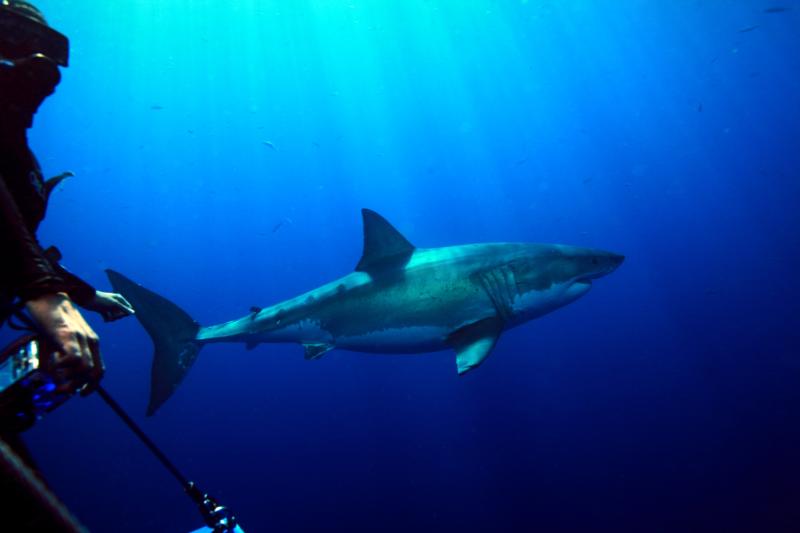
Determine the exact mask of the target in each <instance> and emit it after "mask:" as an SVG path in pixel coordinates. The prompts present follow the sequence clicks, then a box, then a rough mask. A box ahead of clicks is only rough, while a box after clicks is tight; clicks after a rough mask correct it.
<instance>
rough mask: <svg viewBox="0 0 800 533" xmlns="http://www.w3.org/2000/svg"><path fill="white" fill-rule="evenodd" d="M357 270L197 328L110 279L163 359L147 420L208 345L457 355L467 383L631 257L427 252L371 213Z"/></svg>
mask: <svg viewBox="0 0 800 533" xmlns="http://www.w3.org/2000/svg"><path fill="white" fill-rule="evenodd" d="M362 215H363V220H364V252H363V255H362V257H361V260H360V261H359V263H358V265H357V267H356V270H355V272H352V273H350V274H348V275H346V276H344V277H342V278H339V279H337V280H335V281H333V282H331V283H328V284H326V285H323V286H321V287H319V288H316V289H314V290H311V291H309V292H306V293H304V294H301V295H299V296H297V297H295V298H292V299H290V300H286V301H284V302H280V303H278V304H275V305H273V306H270V307H267V308H264V309H260V308H253V309H252V310H251V312H250V313H249V314H248V315H245V316H243V317H241V318H238V319H235V320H231V321H229V322H225V323H222V324H217V325H212V326H207V327H201V326H199V325H198V324H197V323H196V322H194V321H193V320H192V319H191V318H190V317H189V315H188V314H186V313H185V312H184V311H182V310H181V309H180V308H178V307H177V306H175V304H173V303H171V302H169V301H168V300H166V299H164V298H162V297H161V296H159V295H157V294H155V293H153V292H151V291H149V290H147V289H145V288H143V287H141V286H140V285H137V284H135V283H133V282H132V281H130V280H128V279H127V278H125V277H124V276H122V275H121V274H118V273H116V272H113V271H108V275H109V278H110V279H111V282H112V285H113V286H114V288H115V290H117V291H118V292H120V293H122V294H123V295H124V296H125V297H126V298H127V299H128V300H129V301H130V302H131V304H132V305H133V307H134V309H135V310H136V316H137V317H138V319H139V320H140V322H142V324H143V326H144V327H145V329H147V331H148V332H149V333H150V335H151V337H152V338H153V341H154V344H155V348H156V354H155V358H154V362H153V371H152V386H151V396H150V405H149V407H148V414H152V413H153V412H155V410H156V409H157V408H158V407H159V406H160V405H161V404H163V402H164V401H166V399H167V398H168V397H169V396H170V395H171V394H172V393H173V392H174V390H175V388H176V387H177V385H178V384H179V383H180V381H181V379H182V378H183V376H184V375H185V373H186V371H188V369H189V367H190V366H191V364H192V363H193V362H194V360H195V358H196V356H197V353H198V351H199V349H200V347H201V346H202V345H204V344H208V343H215V342H243V343H245V344H247V346H248V347H253V346H256V345H258V344H260V343H274V342H292V343H298V344H301V345H303V347H304V350H305V357H306V359H317V358H319V357H321V356H322V355H324V354H325V353H326V352H328V351H330V350H331V349H333V348H342V349H346V350H351V351H358V352H368V353H411V354H413V353H426V352H435V351H439V350H444V349H449V348H452V349H454V350H455V352H456V366H457V369H458V372H459V374H463V373H465V372H467V371H469V370H471V369H472V368H475V367H477V366H478V365H480V364H481V363H482V362H483V361H484V360H485V359H486V358H487V357H488V355H489V354H490V353H491V350H492V348H493V347H494V345H495V344H496V342H497V339H498V338H499V336H500V335H501V333H502V332H503V331H504V330H505V329H508V328H511V327H514V326H517V325H520V324H523V323H525V322H527V321H529V320H532V319H535V318H537V317H540V316H542V315H544V314H547V313H549V312H551V311H553V310H555V309H558V308H559V307H563V306H564V305H567V304H568V303H570V302H573V301H574V300H576V299H578V298H580V297H581V296H582V295H584V294H586V292H588V291H589V289H590V288H591V286H592V280H594V279H596V278H598V277H601V276H604V275H606V274H609V273H610V272H612V271H614V270H615V269H616V268H617V267H618V266H619V265H620V264H621V263H622V261H623V259H624V257H623V256H621V255H618V254H614V253H611V252H605V251H601V250H592V249H587V248H578V247H574V246H565V245H557V244H530V243H488V244H468V245H461V246H449V247H444V248H428V249H421V248H416V247H414V246H413V245H412V244H411V243H410V242H409V241H408V240H407V239H406V238H405V237H404V236H403V235H402V234H401V233H400V232H398V231H397V230H396V229H395V228H394V227H393V226H392V225H391V224H389V223H388V222H387V221H386V220H385V219H384V218H383V217H381V216H380V215H378V214H377V213H375V212H374V211H370V210H368V209H364V210H362Z"/></svg>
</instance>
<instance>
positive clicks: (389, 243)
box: [356, 209, 414, 272]
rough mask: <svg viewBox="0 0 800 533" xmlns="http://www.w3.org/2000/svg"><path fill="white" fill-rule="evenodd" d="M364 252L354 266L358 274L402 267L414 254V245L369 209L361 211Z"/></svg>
mask: <svg viewBox="0 0 800 533" xmlns="http://www.w3.org/2000/svg"><path fill="white" fill-rule="evenodd" d="M361 216H362V218H363V219H364V252H363V253H362V254H361V260H360V261H359V262H358V265H356V270H358V271H360V272H371V271H374V270H378V269H382V268H387V267H397V266H403V265H405V264H406V262H408V259H409V258H410V257H411V254H413V253H414V245H413V244H411V243H410V242H408V239H406V238H405V237H403V235H402V234H401V233H400V232H399V231H397V230H396V229H395V228H394V226H392V225H391V224H389V222H388V221H387V220H386V219H385V218H383V217H382V216H380V215H379V214H378V213H376V212H375V211H372V210H370V209H362V210H361Z"/></svg>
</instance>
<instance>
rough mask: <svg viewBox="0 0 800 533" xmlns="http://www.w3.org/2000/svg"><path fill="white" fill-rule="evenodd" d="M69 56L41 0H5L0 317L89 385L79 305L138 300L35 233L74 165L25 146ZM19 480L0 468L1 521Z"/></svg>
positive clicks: (2, 428)
mask: <svg viewBox="0 0 800 533" xmlns="http://www.w3.org/2000/svg"><path fill="white" fill-rule="evenodd" d="M68 59H69V42H68V40H67V38H66V37H65V36H64V35H62V34H61V33H59V32H57V31H55V30H53V29H52V28H50V27H49V25H48V24H47V22H46V21H45V19H44V17H43V16H42V14H41V12H40V11H39V10H38V9H37V8H36V7H34V6H33V5H32V4H30V3H29V2H25V1H21V0H0V326H3V325H4V324H6V323H7V322H8V323H9V324H12V323H13V322H14V319H13V318H12V317H13V316H17V317H19V318H20V319H22V320H24V321H26V322H27V323H29V324H30V325H31V326H33V327H34V328H35V330H36V333H37V334H38V335H39V336H40V337H41V338H42V341H43V342H47V343H48V344H49V346H50V349H49V350H48V351H47V355H46V356H45V357H44V359H43V360H42V367H43V368H44V369H45V370H46V371H47V372H48V373H49V374H51V375H52V376H53V379H54V380H55V382H56V383H58V389H59V390H61V391H64V392H67V393H72V392H76V391H79V390H80V391H81V393H82V394H88V393H90V392H91V391H92V389H93V387H94V386H96V385H97V384H98V383H99V381H100V379H101V378H102V376H103V372H104V367H103V361H102V358H101V356H100V349H99V339H98V337H97V334H96V333H95V332H94V331H93V330H92V328H91V327H90V326H89V324H88V323H87V322H86V320H85V319H84V317H83V316H82V315H81V313H80V311H78V309H77V307H76V306H80V307H82V308H83V309H87V310H90V311H95V312H97V313H99V314H100V315H101V316H102V317H103V319H104V320H106V321H110V320H116V319H119V318H122V317H125V316H128V315H130V314H132V313H133V309H132V307H131V306H130V304H129V303H128V302H127V301H126V300H125V298H123V297H122V296H121V295H119V294H115V293H109V292H103V291H98V290H96V289H95V288H94V287H92V286H91V285H89V284H88V283H86V282H85V281H83V280H81V279H80V278H78V277H77V276H75V275H73V274H71V273H70V272H68V271H67V270H66V269H65V268H64V267H62V266H61V265H60V263H59V262H60V259H61V256H60V253H59V251H58V249H56V248H54V247H50V248H47V249H44V248H43V247H42V246H41V245H40V244H39V242H38V240H37V238H36V232H37V229H38V226H39V223H40V222H41V221H42V219H43V218H44V216H45V211H46V208H47V202H48V197H49V195H50V193H51V192H52V190H53V189H54V188H55V186H56V185H58V183H59V182H60V181H61V180H63V179H64V178H65V177H67V176H68V175H69V173H65V174H62V175H60V176H57V177H55V178H51V179H50V180H45V179H44V178H43V176H42V172H41V169H40V167H39V164H38V162H37V160H36V158H35V157H34V155H33V153H32V152H31V150H30V148H29V147H28V139H27V130H28V129H29V128H30V127H31V126H32V124H33V117H34V115H35V114H36V112H37V110H38V109H39V106H40V105H41V104H42V102H43V101H44V100H45V98H47V97H48V96H49V95H51V94H52V93H53V92H54V91H55V88H56V86H57V85H58V83H59V82H60V80H61V73H60V71H59V67H66V66H67V64H68ZM19 429H20V428H14V427H10V426H9V425H8V424H5V423H4V422H2V421H0V445H2V449H3V451H8V450H9V449H11V450H13V451H14V452H16V454H17V456H21V457H23V458H25V457H27V454H26V453H25V450H24V446H22V445H21V443H20V442H19V438H18V432H19ZM12 459H14V460H16V459H18V457H17V458H12ZM12 462H13V461H12ZM17 481H18V480H17V479H11V477H10V476H8V475H7V472H6V471H5V470H3V471H2V472H0V495H2V496H0V512H2V515H3V516H2V517H0V523H2V524H3V526H7V525H8V522H7V519H8V518H9V513H10V512H12V511H13V513H14V514H19V512H20V509H22V508H23V507H24V506H25V504H26V502H18V501H14V494H18V493H20V492H21V491H15V487H16V485H15V483H17ZM27 503H28V504H29V503H30V502H27ZM42 514H43V513H41V512H40V510H39V511H38V512H37V511H36V510H34V512H33V515H32V516H31V518H32V519H33V521H32V522H30V523H27V524H24V523H21V524H20V526H19V529H14V530H15V531H26V530H29V529H30V530H37V531H44V530H51V529H48V525H47V524H50V522H47V519H46V517H45V518H44V520H45V521H44V522H42V521H41V520H42ZM37 515H38V516H37ZM37 520H39V522H38V523H37ZM55 523H58V522H55ZM26 528H29V529H26Z"/></svg>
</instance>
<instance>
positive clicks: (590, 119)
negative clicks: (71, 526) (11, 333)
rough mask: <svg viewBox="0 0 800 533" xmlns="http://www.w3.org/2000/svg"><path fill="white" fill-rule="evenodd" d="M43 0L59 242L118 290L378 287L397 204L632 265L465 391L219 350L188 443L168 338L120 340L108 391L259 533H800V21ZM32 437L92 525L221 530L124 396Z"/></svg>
mask: <svg viewBox="0 0 800 533" xmlns="http://www.w3.org/2000/svg"><path fill="white" fill-rule="evenodd" d="M38 5H39V7H40V8H41V9H42V10H43V11H44V12H45V14H46V15H47V16H48V19H49V21H50V23H51V24H52V25H53V26H54V27H56V28H58V29H59V30H61V31H63V32H64V33H66V34H68V35H69V37H70V39H71V44H72V56H71V65H70V67H69V68H68V69H66V70H65V71H64V73H63V74H64V78H63V81H62V83H61V85H60V86H59V88H58V91H57V93H56V94H55V95H54V96H53V97H51V98H50V99H49V100H48V101H47V102H46V104H45V105H44V107H43V108H42V110H41V111H40V113H39V114H38V115H37V117H36V122H35V126H34V128H33V130H32V131H31V142H32V145H33V147H34V150H35V151H36V153H37V154H38V156H39V158H40V160H41V163H42V165H43V167H44V170H45V172H46V173H47V174H49V175H52V174H56V173H59V172H61V171H64V170H71V171H73V172H75V174H76V176H75V177H74V178H72V179H70V180H68V181H67V182H65V183H64V184H63V185H62V186H61V188H60V190H59V191H57V193H55V194H54V196H53V199H52V201H51V206H50V210H49V213H48V218H47V221H46V223H45V225H44V226H43V229H42V232H41V234H40V237H41V240H42V241H43V242H44V243H46V244H50V243H55V244H58V245H59V247H60V248H61V250H62V252H63V254H64V256H65V264H66V265H67V266H68V267H69V268H71V269H72V270H73V271H75V272H76V273H78V274H79V275H81V276H83V277H84V278H86V279H87V280H89V281H90V282H92V283H94V284H96V285H97V286H98V287H99V288H106V289H107V288H108V282H107V281H106V279H105V277H104V274H103V269H105V268H114V269H115V270H119V271H120V272H123V273H124V274H126V275H127V276H129V277H131V278H133V279H134V280H136V281H138V282H140V283H142V284H144V285H145V286H147V287H149V288H151V289H153V290H156V291H158V292H160V293H161V294H164V295H165V296H167V297H169V298H170V299H171V300H173V301H175V302H177V303H178V304H179V305H181V306H182V307H183V308H184V309H186V310H187V311H188V312H190V313H191V314H192V316H194V317H195V318H196V319H197V320H198V321H199V322H201V323H202V324H212V323H217V322H221V321H224V320H228V319H230V318H234V317H238V316H241V315H243V314H245V313H246V312H247V310H248V309H249V308H250V307H251V306H254V305H257V306H266V305H269V304H272V303H275V302H277V301H279V300H282V299H284V298H287V297H291V296H294V295H296V294H298V293H300V292H303V291H306V290H309V289H311V288H314V287H316V286H318V285H320V284H322V283H324V282H327V281H329V280H331V279H333V278H336V277H339V276H342V275H344V274H346V273H348V272H349V271H351V270H352V269H353V267H354V265H355V264H356V262H357V261H358V258H359V256H360V253H361V227H360V224H361V221H360V215H359V209H360V208H361V207H370V208H372V209H375V210H377V211H378V212H380V213H382V214H383V215H384V216H386V217H387V218H388V219H389V220H390V221H392V222H393V223H394V224H395V225H396V226H397V227H398V228H399V229H400V230H401V231H402V232H404V234H405V235H406V236H407V237H408V238H409V240H411V241H412V242H413V243H415V244H417V245H419V246H424V247H432V246H442V245H449V244H459V243H468V242H489V241H531V242H559V243H568V244H574V245H580V246H588V247H597V248H603V249H608V250H613V251H616V252H619V253H623V254H625V255H626V256H627V260H626V262H625V264H624V265H623V266H622V267H621V268H620V269H619V270H618V271H617V272H615V273H614V274H612V275H611V276H608V277H607V278H604V279H602V280H598V282H597V283H596V284H595V287H594V289H593V290H592V291H591V292H590V293H589V294H588V295H586V296H585V297H584V298H582V299H581V300H580V301H578V302H576V303H574V304H571V305H570V306H568V307H566V308H564V309H561V310H559V311H557V312H555V313H553V314H551V315H548V316H546V317H543V318H541V319H539V320H537V321H534V322H532V323H529V324H527V325H524V326H522V327H519V328H517V329H514V330H511V331H509V332H507V333H506V334H504V335H503V337H502V338H501V339H500V342H499V343H498V345H497V347H496V349H495V351H494V353H493V354H492V356H491V357H490V358H489V359H488V360H487V361H486V363H485V364H484V365H483V366H482V367H481V368H480V369H478V370H476V371H474V372H472V373H470V374H467V375H465V376H463V377H461V378H459V377H458V376H457V375H456V372H455V363H454V356H453V354H452V352H440V353H435V354H430V355H423V356H413V357H411V356H379V355H364V354H356V353H349V352H345V351H334V352H331V353H329V354H327V355H326V356H325V357H323V358H322V359H320V360H319V361H313V362H308V361H304V360H303V357H302V351H301V349H300V348H299V347H297V346H292V345H262V346H260V347H258V348H257V349H255V350H253V351H246V350H245V349H244V347H243V346H240V345H232V344H231V345H215V346H210V347H207V348H205V349H204V350H203V352H202V353H201V355H200V357H199V359H198V361H197V362H196V364H195V366H194V368H193V369H192V371H191V372H190V374H189V375H188V377H187V378H186V380H185V382H184V383H183V384H182V385H181V387H180V389H179V390H178V392H177V393H176V394H175V396H174V397H173V398H172V399H171V400H170V401H169V402H168V403H167V404H166V405H165V406H164V407H163V408H162V409H161V411H160V412H158V413H157V414H156V416H154V417H152V418H145V417H144V410H145V406H146V402H147V394H148V388H149V379H150V362H151V351H152V348H151V344H150V341H149V339H148V338H147V336H146V334H145V332H144V331H143V330H142V328H141V327H140V326H139V324H138V323H137V322H136V321H135V320H133V319H127V320H124V321H121V322H117V323H113V324H104V323H102V322H101V321H100V320H99V319H97V318H96V317H92V322H91V323H92V325H93V326H94V327H95V328H96V330H97V331H98V333H99V334H100V335H101V338H102V347H103V353H104V357H105V362H106V365H107V375H106V378H105V380H104V384H105V386H106V388H107V389H108V390H109V391H110V392H111V393H112V394H113V395H114V396H115V397H116V398H117V399H118V400H119V401H120V402H121V403H122V404H123V405H124V406H126V408H128V410H129V411H130V412H131V413H132V414H133V415H134V418H135V419H136V420H137V421H138V422H139V423H140V424H141V425H142V427H143V428H144V429H145V430H146V431H147V432H148V433H149V434H150V435H151V436H152V437H153V439H154V440H156V441H157V442H158V443H159V445H160V446H161V447H162V448H163V449H164V451H166V452H167V453H168V454H169V455H170V456H171V457H172V458H173V459H174V461H175V462H176V463H177V464H178V466H179V467H180V468H181V469H182V470H184V471H185V472H186V473H187V474H188V475H189V476H190V477H191V478H193V479H195V480H196V481H197V482H198V483H200V484H201V485H202V486H203V487H204V488H206V489H207V490H209V491H210V492H212V493H213V494H214V495H216V496H217V497H218V498H219V499H220V500H222V501H223V502H224V503H226V504H227V505H230V506H231V507H232V508H233V509H235V510H236V511H237V513H238V515H239V517H240V519H241V521H242V524H243V526H244V528H245V530H246V531H248V532H261V531H265V532H266V531H282V532H295V531H297V532H300V531H390V532H393V531H398V532H400V531H403V532H406V531H460V532H468V531H475V532H478V531H481V532H483V531H798V530H800V505H798V498H800V459H798V449H800V429H798V424H797V420H798V415H800V385H799V383H800V324H799V323H798V318H797V317H798V315H800V305H798V303H797V302H798V297H800V277H799V276H798V275H797V273H796V270H797V263H798V259H799V258H800V253H798V252H799V251H800V233H798V222H799V220H798V219H799V218H800V215H799V213H800V211H799V209H800V180H799V179H798V178H800V149H798V148H800V144H798V139H800V98H799V97H798V95H800V37H799V36H800V33H798V30H800V4H798V3H797V2H795V1H790V0H780V1H778V2H777V3H776V2H772V1H761V0H752V1H748V2H723V1H721V0H716V1H712V0H705V1H701V0H695V1H690V0H685V1H676V2H646V1H641V0H622V1H611V0H598V1H594V2H588V1H579V0H572V1H564V2H561V1H555V0H550V1H545V0H540V1H539V0H527V1H526V0H522V1H519V0H514V1H512V0H507V1H506V0H494V1H490V0H465V1H457V0H441V1H435V0H406V1H404V2H390V1H381V0H296V1H291V2H288V1H278V0H259V1H256V0H237V1H229V2H212V1H209V0H191V1H189V0H170V1H166V0H137V1H134V0H128V1H114V2H100V1H83V2H77V1H74V0H61V1H55V0H48V1H44V0H43V1H40V2H38ZM775 7H782V8H785V9H783V10H779V11H776V10H774V9H772V10H770V9H769V8H775ZM28 442H29V444H30V447H31V449H32V452H33V454H34V455H35V457H36V459H37V461H38V463H39V464H40V466H41V469H42V470H43V472H44V473H45V474H46V476H47V478H48V480H49V481H50V483H51V485H52V486H53V488H54V489H55V490H56V492H58V493H59V494H60V495H61V496H62V497H63V499H64V500H65V501H66V502H67V503H68V504H69V506H70V507H71V508H72V510H73V511H74V512H75V514H76V515H77V516H78V517H79V518H80V519H81V520H82V521H83V522H84V523H85V524H86V525H87V526H88V527H89V528H90V529H91V530H92V531H114V532H140V531H153V532H162V531H163V532H178V531H189V530H191V529H193V528H195V527H199V525H200V522H199V518H198V516H197V515H196V513H195V510H194V509H193V507H192V506H191V504H190V503H189V502H188V500H187V499H186V497H185V496H184V495H183V494H182V493H181V491H180V489H179V487H178V486H177V485H176V484H175V483H174V480H173V479H172V478H170V477H169V475H168V474H167V473H166V472H165V471H164V470H163V469H162V468H161V466H160V465H159V464H158V463H157V462H156V461H155V460H154V459H153V458H152V456H150V455H149V454H148V453H147V451H146V450H145V449H144V448H143V446H141V444H140V443H139V442H138V441H136V440H135V438H134V437H133V435H132V434H130V433H129V432H128V431H127V430H126V428H125V427H124V426H122V424H121V423H120V422H119V420H117V419H116V418H115V417H114V416H113V415H112V414H111V412H110V411H109V410H108V409H107V408H106V407H105V405H104V404H103V403H102V402H101V400H100V399H99V398H98V397H96V395H95V396H91V397H88V398H85V399H75V400H72V401H70V402H68V404H66V405H65V406H64V407H63V408H61V409H59V410H58V411H56V412H54V413H53V414H52V415H50V416H48V417H47V418H46V419H45V420H42V421H41V422H40V423H39V424H38V425H37V426H36V427H35V428H34V429H32V430H31V431H30V432H29V433H28Z"/></svg>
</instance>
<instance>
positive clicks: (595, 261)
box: [592, 257, 599, 265]
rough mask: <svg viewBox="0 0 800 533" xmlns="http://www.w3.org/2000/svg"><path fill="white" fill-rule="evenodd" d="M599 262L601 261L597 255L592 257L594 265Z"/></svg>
mask: <svg viewBox="0 0 800 533" xmlns="http://www.w3.org/2000/svg"><path fill="white" fill-rule="evenodd" d="M597 263H599V261H598V260H597V258H596V257H592V264H593V265H596V264H597Z"/></svg>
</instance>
